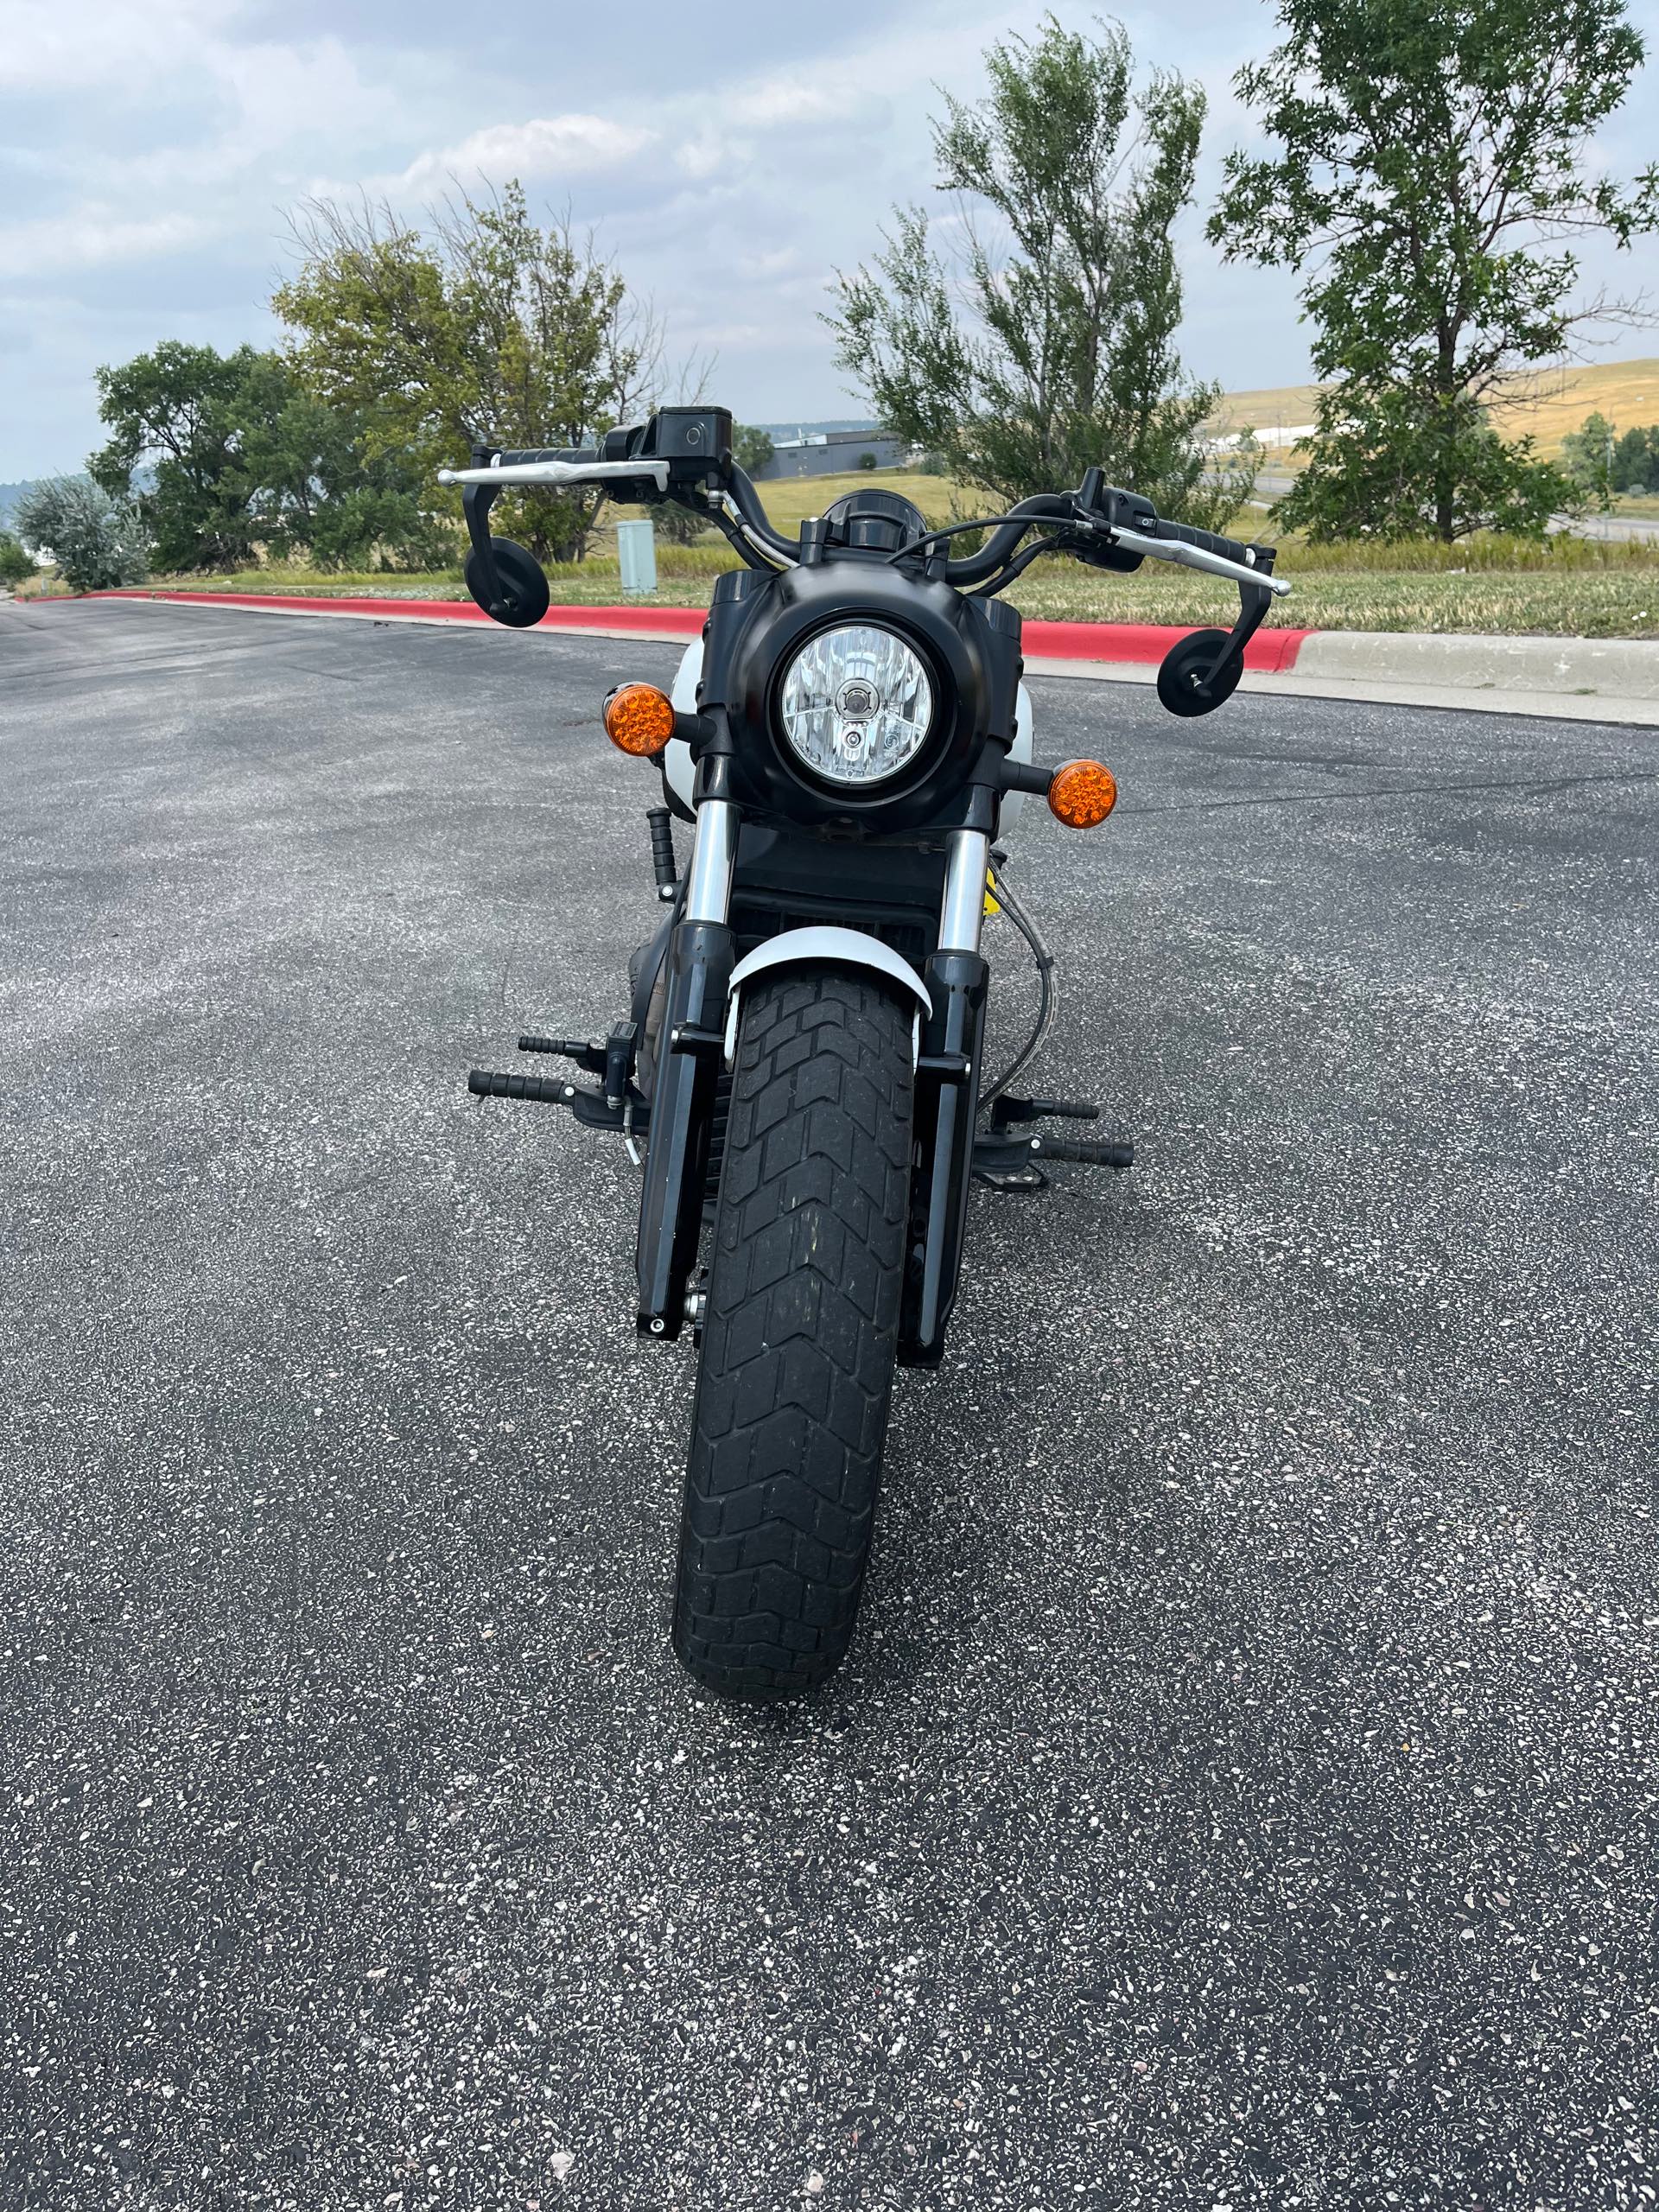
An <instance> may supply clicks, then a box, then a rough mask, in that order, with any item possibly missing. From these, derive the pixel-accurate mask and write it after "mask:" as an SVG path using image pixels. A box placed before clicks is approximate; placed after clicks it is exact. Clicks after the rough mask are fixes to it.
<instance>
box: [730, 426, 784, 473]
mask: <svg viewBox="0 0 1659 2212" xmlns="http://www.w3.org/2000/svg"><path fill="white" fill-rule="evenodd" d="M777 450H778V448H777V447H776V446H775V445H773V443H772V433H771V432H770V431H769V430H763V429H760V426H759V425H758V424H757V423H735V424H734V426H733V429H732V458H733V460H734V461H736V463H737V465H738V467H740V468H741V469H743V470H745V471H746V472H747V474H749V475H751V476H758V475H759V474H760V471H761V470H762V469H763V468H764V467H766V464H767V462H768V461H771V459H772V455H773V454H775V453H776V452H777Z"/></svg>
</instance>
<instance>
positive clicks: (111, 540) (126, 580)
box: [12, 476, 149, 591]
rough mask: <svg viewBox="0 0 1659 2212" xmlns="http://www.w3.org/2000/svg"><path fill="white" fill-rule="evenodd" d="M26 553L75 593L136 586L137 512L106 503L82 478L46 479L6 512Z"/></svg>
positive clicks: (141, 563)
mask: <svg viewBox="0 0 1659 2212" xmlns="http://www.w3.org/2000/svg"><path fill="white" fill-rule="evenodd" d="M12 518H13V520H14V521H15V522H16V524H17V534H18V536H19V537H21V538H22V541H23V543H24V544H25V545H27V546H28V547H29V550H30V551H31V552H35V553H39V554H41V555H42V556H46V557H48V558H49V559H50V560H52V561H54V562H55V563H56V564H57V569H58V573H59V575H60V576H61V577H62V578H63V580H64V582H66V583H67V584H68V585H70V586H71V587H72V588H73V589H74V590H76V591H110V590H112V589H114V588H116V587H118V586H119V585H121V584H137V583H142V582H143V580H144V577H145V575H147V574H148V573H149V546H148V543H147V542H146V540H145V536H144V525H143V521H142V519H141V518H140V517H139V514H138V511H137V508H136V507H134V506H132V505H130V503H128V502H127V501H124V500H121V499H111V496H110V494H109V493H107V492H106V491H105V489H104V487H103V486H102V485H101V484H95V483H93V482H92V479H91V478H90V477H86V476H48V477H47V478H46V479H45V480H43V481H42V482H41V483H38V484H31V485H30V486H29V490H28V491H27V492H26V493H24V494H23V496H22V499H19V501H18V502H17V505H16V507H15V508H14V509H13V511H12Z"/></svg>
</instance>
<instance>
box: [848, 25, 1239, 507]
mask: <svg viewBox="0 0 1659 2212" xmlns="http://www.w3.org/2000/svg"><path fill="white" fill-rule="evenodd" d="M985 66H986V70H987V73H988V77H989V79H990V92H989V95H988V98H987V99H984V100H982V101H980V102H977V103H974V104H971V105H970V104H968V103H964V102H963V101H960V100H957V99H951V98H950V96H949V95H946V98H945V107H946V113H945V116H944V120H943V121H941V122H938V123H936V124H935V125H934V129H933V149H934V156H935V160H936V163H937V168H938V188H939V189H940V190H941V191H944V192H948V193H952V194H957V196H958V197H959V200H960V201H961V205H962V208H963V214H964V217H965V223H964V226H963V238H964V241H965V243H964V245H963V252H962V256H961V260H960V264H959V265H950V264H946V263H945V261H944V260H943V259H942V258H941V257H939V256H938V254H936V253H935V251H934V250H933V246H932V243H931V238H930V235H929V229H928V221H927V217H926V215H925V213H923V212H922V210H921V209H920V208H918V207H910V208H898V209H895V210H894V213H893V227H892V229H891V230H890V231H888V232H885V233H884V234H883V241H882V249H881V251H880V252H879V253H878V254H877V255H876V256H875V257H874V262H873V264H871V265H870V266H869V267H868V268H860V269H859V270H856V271H855V273H854V274H853V275H852V276H850V277H849V276H843V275H837V277H836V284H835V288H834V289H835V293H836V312H835V313H833V314H832V315H829V316H827V317H826V320H827V321H829V325H830V327H831V328H832V329H833V330H834V331H835V333H836V340H837V348H836V358H837V359H838V361H839V363H840V365H841V366H842V368H843V369H844V370H845V371H846V372H848V374H849V377H851V378H852V379H853V380H854V382H855V384H856V385H857V386H858V387H859V388H861V390H862V391H864V392H865V393H866V394H867V395H868V399H869V403H870V406H871V410H872V412H874V414H875V415H877V416H879V417H880V421H881V423H883V425H884V426H885V427H886V428H887V429H888V430H890V431H891V432H892V433H893V434H894V435H896V436H898V437H899V438H901V439H903V440H904V441H905V442H906V443H908V444H911V445H916V446H921V447H923V448H925V449H927V450H928V451H930V452H931V453H936V454H938V455H939V456H940V457H941V458H942V460H943V461H944V463H945V464H946V466H947V467H948V468H949V470H950V474H953V475H955V476H957V477H960V478H961V479H962V480H963V481H964V482H968V483H971V484H976V485H978V486H982V488H983V489H984V490H986V491H988V492H991V493H995V494H996V495H998V496H999V497H1001V498H1003V499H1022V498H1024V497H1026V496H1027V495H1028V494H1029V493H1033V492H1039V491H1054V490H1057V489H1063V488H1064V487H1065V486H1066V485H1068V484H1075V483H1077V481H1078V480H1079V479H1080V478H1081V476H1082V474H1083V472H1084V469H1085V468H1087V467H1090V466H1091V465H1096V464H1097V465H1098V466H1099V467H1103V469H1104V470H1105V471H1106V473H1107V474H1108V476H1109V478H1110V479H1111V480H1113V481H1115V482H1116V483H1120V484H1125V485H1131V486H1134V487H1135V489H1136V490H1137V491H1141V492H1144V493H1147V496H1148V497H1149V498H1151V499H1153V500H1154V501H1155V503H1156V504H1157V505H1158V507H1159V508H1160V511H1161V512H1165V513H1166V514H1170V515H1173V516H1178V517H1181V518H1185V519H1187V520H1190V521H1194V522H1198V523H1201V524H1205V523H1208V524H1215V523H1217V522H1219V521H1221V520H1224V518H1226V516H1228V515H1230V513H1231V512H1233V511H1234V509H1235V508H1236V505H1237V504H1238V501H1239V499H1240V498H1241V497H1242V496H1243V492H1244V490H1245V489H1247V488H1248V487H1247V486H1244V485H1243V484H1242V482H1239V481H1235V480H1232V475H1233V473H1232V472H1230V471H1228V472H1226V473H1227V474H1228V476H1229V480H1228V481H1227V482H1226V483H1224V484H1220V485H1217V484H1216V483H1214V482H1212V481H1209V480H1206V479H1207V474H1208V469H1209V464H1208V462H1207V460H1206V456H1205V452H1204V449H1203V446H1202V444H1201V442H1200V439H1199V435H1198V432H1199V426H1200V424H1201V423H1203V422H1204V420H1205V416H1207V415H1208V414H1209V413H1210V411H1211V408H1212V407H1213V405H1214V404H1215V401H1216V399H1217V397H1218V391H1217V388H1216V387H1211V386H1202V385H1200V386H1190V385H1185V384H1184V382H1183V379H1182V376H1181V371H1180V364H1179V359H1178V357H1177V354H1176V351H1175V344H1174V336H1175V329H1176V326H1177V324H1178V323H1179V320H1180V313H1181V283H1180V272H1179V269H1178V267H1177V264H1176V259H1175V251H1174V245H1173V239H1172V237H1171V229H1172V226H1173V223H1174V221H1175V219H1176V218H1177V216H1178V215H1179V213H1180V211H1181V209H1182V208H1183V207H1185V205H1186V204H1187V202H1188V200H1190V198H1191V196H1192V169H1193V162H1194V161H1195V159H1196V157H1197V154H1198V138H1199V133H1200V130H1201V129H1202V126H1203V121H1204V114H1205V98H1204V94H1203V92H1201V91H1200V90H1199V89H1198V86H1196V85H1192V84H1188V83H1186V82H1185V80H1183V79H1181V78H1179V77H1178V76H1173V75H1166V74H1154V75H1153V76H1152V77H1151V78H1150V79H1148V80H1147V83H1146V84H1145V85H1144V86H1142V87H1141V90H1140V91H1138V92H1137V91H1136V90H1135V82H1134V76H1135V69H1134V58H1133V55H1132V54H1131V52H1130V48H1129V42H1128V36H1127V35H1126V34H1125V32H1124V31H1123V30H1122V28H1121V27H1119V26H1116V25H1107V24H1103V25H1102V26H1101V27H1100V35H1099V37H1098V38H1090V37H1087V36H1085V35H1082V34H1078V33H1073V32H1069V31H1065V30H1062V29H1061V28H1060V26H1059V24H1058V22H1056V21H1055V20H1054V18H1053V17H1052V16H1050V17H1048V18H1047V19H1046V21H1045V22H1044V24H1043V26H1042V29H1041V31H1040V33H1039V35H1038V36H1037V37H1036V39H1035V40H1034V41H1027V40H1025V39H1022V38H1009V39H1007V40H1005V41H1001V42H1000V43H998V44H996V45H994V46H992V47H991V48H989V49H988V52H987V54H986V56H985ZM959 299H963V300H965V305H966V312H965V314H964V313H962V312H960V311H959V308H958V304H957V302H958V300H959Z"/></svg>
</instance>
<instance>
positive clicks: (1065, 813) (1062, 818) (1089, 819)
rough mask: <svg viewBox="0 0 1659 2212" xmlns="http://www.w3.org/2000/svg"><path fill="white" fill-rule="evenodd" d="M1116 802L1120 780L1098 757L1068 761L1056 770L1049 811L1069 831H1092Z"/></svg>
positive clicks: (1050, 790)
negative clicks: (1104, 766)
mask: <svg viewBox="0 0 1659 2212" xmlns="http://www.w3.org/2000/svg"><path fill="white" fill-rule="evenodd" d="M1116 804H1117V779H1116V777H1115V776H1114V775H1113V773H1112V772H1111V770H1110V769H1109V768H1103V767H1102V766H1101V765H1100V763H1099V761H1098V760H1068V761H1066V763H1065V766H1063V767H1059V768H1057V769H1056V770H1055V771H1054V780H1053V781H1052V783H1051V784H1050V785H1049V787H1048V810H1049V812H1050V813H1051V814H1052V816H1053V817H1054V819H1055V820H1056V821H1057V822H1064V823H1065V825H1066V827H1067V829H1094V828H1095V826H1096V823H1102V822H1103V821H1104V820H1105V819H1106V817H1107V816H1108V815H1109V813H1110V812H1111V810H1112V809H1113V808H1114V807H1115V806H1116Z"/></svg>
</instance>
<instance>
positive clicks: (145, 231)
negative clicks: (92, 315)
mask: <svg viewBox="0 0 1659 2212" xmlns="http://www.w3.org/2000/svg"><path fill="white" fill-rule="evenodd" d="M216 228H217V226H215V225H214V224H213V223H211V222H209V221H208V220H207V219H206V218H205V217H203V216H200V215H190V214H183V213H178V214H170V215H146V216H139V217H138V218H137V219H134V220H129V221H123V220H122V219H120V218H119V217H118V216H116V215H114V214H113V213H111V212H110V211H109V210H108V209H100V208H92V207H84V208H80V209H79V210H77V212H76V213H74V214H73V215H61V216H55V217H48V218H47V219H44V220H42V221H41V222H38V223H15V224H13V225H12V226H11V227H10V229H8V230H4V231H0V277H39V276H47V275H50V274H51V273H53V272H54V270H67V269H98V268H105V267H108V266H109V265H110V264H111V263H115V262H130V261H153V260H155V259H156V257H157V256H158V255H162V254H168V253H180V252H183V251H186V250H187V249H188V248H189V247H191V246H196V245H202V244H203V243H204V242H205V241H206V240H207V239H208V238H212V237H213V236H214V235H215V232H216Z"/></svg>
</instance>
